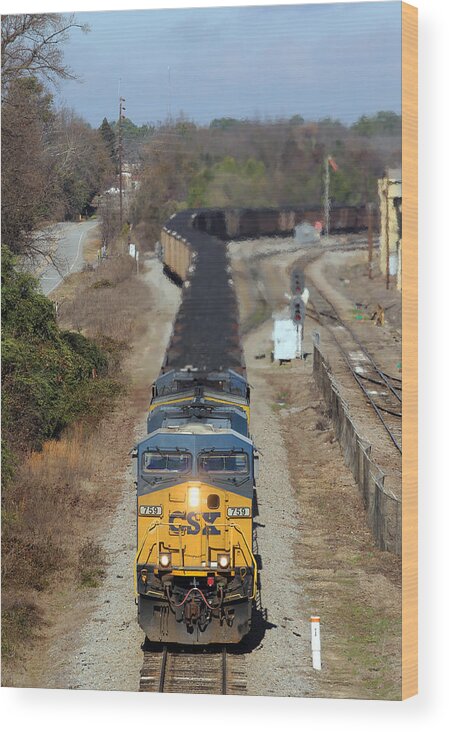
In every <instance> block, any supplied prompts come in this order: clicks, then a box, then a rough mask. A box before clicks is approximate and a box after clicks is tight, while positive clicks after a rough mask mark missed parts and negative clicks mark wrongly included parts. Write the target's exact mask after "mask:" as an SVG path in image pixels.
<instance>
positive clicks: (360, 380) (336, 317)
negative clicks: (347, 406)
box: [309, 284, 402, 455]
mask: <svg viewBox="0 0 449 732" xmlns="http://www.w3.org/2000/svg"><path fill="white" fill-rule="evenodd" d="M309 289H312V290H316V292H317V293H318V295H319V296H320V297H321V299H322V300H323V301H324V302H325V303H327V305H328V306H329V307H330V308H331V310H333V312H334V313H335V315H333V314H332V315H327V314H326V313H323V312H320V310H319V309H318V307H317V306H316V304H315V303H313V294H312V293H311V294H312V304H313V307H314V309H315V312H316V314H317V317H318V319H319V321H320V322H321V324H322V325H325V324H324V323H323V321H322V317H331V318H332V319H333V320H337V322H338V324H339V325H341V326H342V327H343V328H344V329H345V330H346V331H347V332H348V333H349V335H350V336H351V338H352V339H353V340H354V341H355V342H356V343H357V345H359V347H360V349H361V351H362V353H363V354H364V355H365V356H366V358H367V359H368V361H369V362H370V364H371V365H372V367H373V368H374V370H375V372H376V373H377V374H378V375H379V376H380V377H381V378H382V381H383V383H384V384H385V385H386V386H387V387H388V389H389V391H390V392H391V393H392V394H393V395H394V396H395V397H396V399H397V400H398V401H399V402H400V403H402V398H401V397H400V396H399V395H398V394H397V392H396V388H394V387H392V386H391V385H390V384H389V383H388V380H387V378H386V374H385V373H384V372H383V371H382V370H381V369H380V368H379V367H378V366H377V364H376V363H375V361H374V359H373V358H372V356H371V355H370V353H369V352H368V351H367V350H366V348H365V347H364V346H363V344H362V343H361V342H360V340H359V338H357V336H356V335H355V334H354V333H353V331H352V329H351V328H350V327H349V326H348V325H346V323H344V322H343V320H342V319H341V318H340V316H339V315H338V313H337V311H336V310H335V308H334V306H333V305H332V304H331V303H330V302H329V300H328V299H327V298H326V297H325V296H324V295H323V293H322V292H321V290H320V289H319V288H318V287H316V285H315V284H312V286H310V285H309ZM329 332H330V333H331V335H332V337H333V339H334V341H335V343H336V345H337V348H338V349H339V351H340V353H341V354H342V356H343V358H344V360H345V362H346V364H347V366H348V368H349V370H350V372H351V374H352V375H353V377H354V379H355V381H356V382H357V384H358V385H359V387H360V388H361V390H362V392H363V393H364V394H365V396H366V398H367V399H368V401H369V402H370V404H371V406H372V407H373V409H374V411H375V413H376V414H377V416H378V418H379V419H380V421H381V423H382V424H383V426H384V428H385V430H386V432H387V434H388V436H389V437H390V439H391V441H392V442H393V444H394V446H395V447H396V449H397V450H398V452H399V453H400V454H401V455H402V446H401V445H400V444H399V442H398V440H397V439H396V436H395V435H394V433H393V432H392V430H391V429H390V427H389V425H388V424H387V422H386V420H385V419H384V417H383V415H382V411H385V412H387V413H389V414H391V415H392V416H394V417H402V414H399V413H397V412H392V411H391V410H388V409H385V407H381V406H379V405H378V404H376V402H375V401H374V399H373V397H372V395H371V394H370V392H369V391H368V390H367V389H366V387H365V385H364V383H363V379H364V378H365V377H363V376H361V375H360V374H358V373H357V371H356V370H355V368H354V367H353V365H352V363H351V362H350V360H349V358H348V354H347V353H346V351H345V350H344V348H343V346H342V345H341V343H340V342H339V340H338V338H337V337H336V335H335V333H334V332H333V330H332V329H329Z"/></svg>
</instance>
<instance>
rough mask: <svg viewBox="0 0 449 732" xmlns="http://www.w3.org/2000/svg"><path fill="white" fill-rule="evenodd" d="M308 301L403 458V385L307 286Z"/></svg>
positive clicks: (324, 298) (311, 286) (311, 288)
mask: <svg viewBox="0 0 449 732" xmlns="http://www.w3.org/2000/svg"><path fill="white" fill-rule="evenodd" d="M307 287H308V289H309V292H310V299H311V302H312V305H313V308H314V311H315V314H316V317H317V320H318V322H319V323H321V325H323V326H325V327H326V328H327V330H328V331H329V332H330V333H331V335H332V337H333V339H334V341H335V343H336V345H337V347H338V349H339V351H340V353H341V354H342V356H343V358H344V360H345V362H346V364H347V365H348V367H349V370H350V371H351V374H352V376H353V377H354V379H355V381H356V382H357V384H358V385H359V387H360V389H361V390H362V391H363V393H364V395H365V396H366V398H367V400H368V402H369V403H370V404H371V406H372V408H373V410H374V412H375V413H376V415H377V417H378V418H379V420H380V421H381V423H382V424H383V426H384V428H385V430H386V432H387V433H388V435H389V437H390V440H391V441H392V443H393V445H394V446H395V448H396V449H397V450H398V452H399V453H401V454H402V381H401V379H398V378H397V377H395V376H390V375H388V374H386V373H385V372H384V371H383V370H382V369H381V368H380V367H379V366H378V365H377V364H376V362H375V361H374V359H373V357H372V356H371V354H370V353H369V352H368V351H367V349H366V348H365V346H364V345H363V343H362V342H361V340H360V339H359V338H358V336H357V335H356V334H355V333H354V331H353V330H352V328H350V326H349V325H348V324H347V323H345V322H344V321H343V320H342V319H341V318H340V316H339V315H338V313H337V311H336V310H335V308H334V306H333V305H332V304H331V303H330V302H329V300H328V299H327V298H326V297H325V295H323V293H322V292H321V290H319V289H318V288H317V287H316V285H314V284H311V283H310V282H308V283H307Z"/></svg>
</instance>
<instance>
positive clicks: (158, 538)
mask: <svg viewBox="0 0 449 732" xmlns="http://www.w3.org/2000/svg"><path fill="white" fill-rule="evenodd" d="M315 215H316V211H314V210H313V209H309V210H308V211H306V210H304V209H302V210H298V209H297V210H293V209H289V210H277V209H264V210H232V211H231V210H228V211H225V210H195V211H183V212H181V213H178V214H176V215H175V216H174V217H172V218H171V219H170V220H169V221H168V222H167V224H166V225H165V227H164V229H163V231H162V235H161V246H162V255H161V256H162V260H163V263H164V268H165V271H166V273H167V274H169V275H170V276H171V277H172V279H174V280H175V281H176V282H178V284H181V285H182V287H183V295H182V301H181V305H180V308H179V311H178V313H177V316H176V319H175V322H174V326H173V331H172V335H171V339H170V342H169V345H168V348H167V351H166V355H165V359H164V363H163V366H162V368H161V372H160V374H159V377H158V378H157V379H156V381H155V383H154V384H153V388H152V398H151V403H150V407H149V414H148V421H147V435H146V437H145V438H144V439H143V440H141V441H140V442H139V443H138V445H137V446H136V449H135V457H136V459H137V554H136V561H135V591H136V597H137V604H138V619H139V624H140V627H141V628H142V630H143V631H144V632H145V634H146V636H147V638H148V639H149V641H152V642H162V643H172V642H173V643H179V644H204V645H207V644H214V643H238V642H239V641H240V640H241V639H242V638H243V637H244V636H245V635H246V634H247V633H248V632H249V630H250V627H251V616H252V607H253V601H254V599H255V597H256V592H257V562H256V559H255V557H254V554H253V510H254V506H253V502H254V487H255V481H256V476H257V464H258V455H257V451H256V448H255V445H254V442H253V440H252V437H251V434H250V430H249V428H250V388H249V385H248V382H247V378H246V369H245V361H244V356H243V351H242V345H241V340H240V334H239V318H238V305H237V299H236V295H235V290H234V286H233V282H232V277H231V272H230V267H229V262H228V259H227V251H226V240H229V239H230V238H237V237H242V238H244V237H250V236H251V237H254V236H261V235H273V234H277V235H286V234H291V233H292V231H293V227H294V225H295V224H296V223H298V222H300V221H302V220H308V219H309V218H310V220H311V219H313V218H314V216H315ZM334 215H336V214H334ZM340 216H343V214H342V213H340ZM344 216H346V220H349V218H350V212H349V211H347V212H346V213H345V214H344ZM351 216H352V219H351V226H350V227H349V228H350V229H351V230H356V229H357V226H356V225H355V224H354V221H356V219H355V218H354V216H355V217H356V216H357V211H355V212H354V211H352V213H351ZM356 223H357V222H356ZM360 228H363V226H360ZM358 230H360V229H358Z"/></svg>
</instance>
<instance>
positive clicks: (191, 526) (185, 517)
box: [169, 511, 221, 536]
mask: <svg viewBox="0 0 449 732" xmlns="http://www.w3.org/2000/svg"><path fill="white" fill-rule="evenodd" d="M220 515H221V514H220V512H219V511H207V512H206V513H197V512H196V511H189V513H187V514H186V512H185V511H173V512H172V513H171V514H170V518H169V523H170V528H171V529H172V530H175V529H183V530H184V529H186V532H187V534H189V535H190V536H192V535H195V534H199V533H200V530H201V526H200V522H199V519H200V517H201V516H202V517H203V519H204V522H205V524H206V525H205V526H204V527H203V531H202V533H203V534H209V536H211V535H212V536H213V535H217V534H220V531H219V529H218V528H217V527H216V526H214V525H213V524H214V523H215V522H216V520H217V519H218V518H219V517H220ZM176 519H180V520H181V521H187V525H180V526H179V525H175V521H176Z"/></svg>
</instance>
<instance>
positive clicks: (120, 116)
mask: <svg viewBox="0 0 449 732" xmlns="http://www.w3.org/2000/svg"><path fill="white" fill-rule="evenodd" d="M125 101H126V99H123V97H120V99H119V113H118V165H119V171H118V176H119V190H120V231H121V230H122V228H123V135H122V119H124V117H125V115H124V114H123V112H124V111H125V109H126V108H125V107H124V106H123V102H125Z"/></svg>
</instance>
